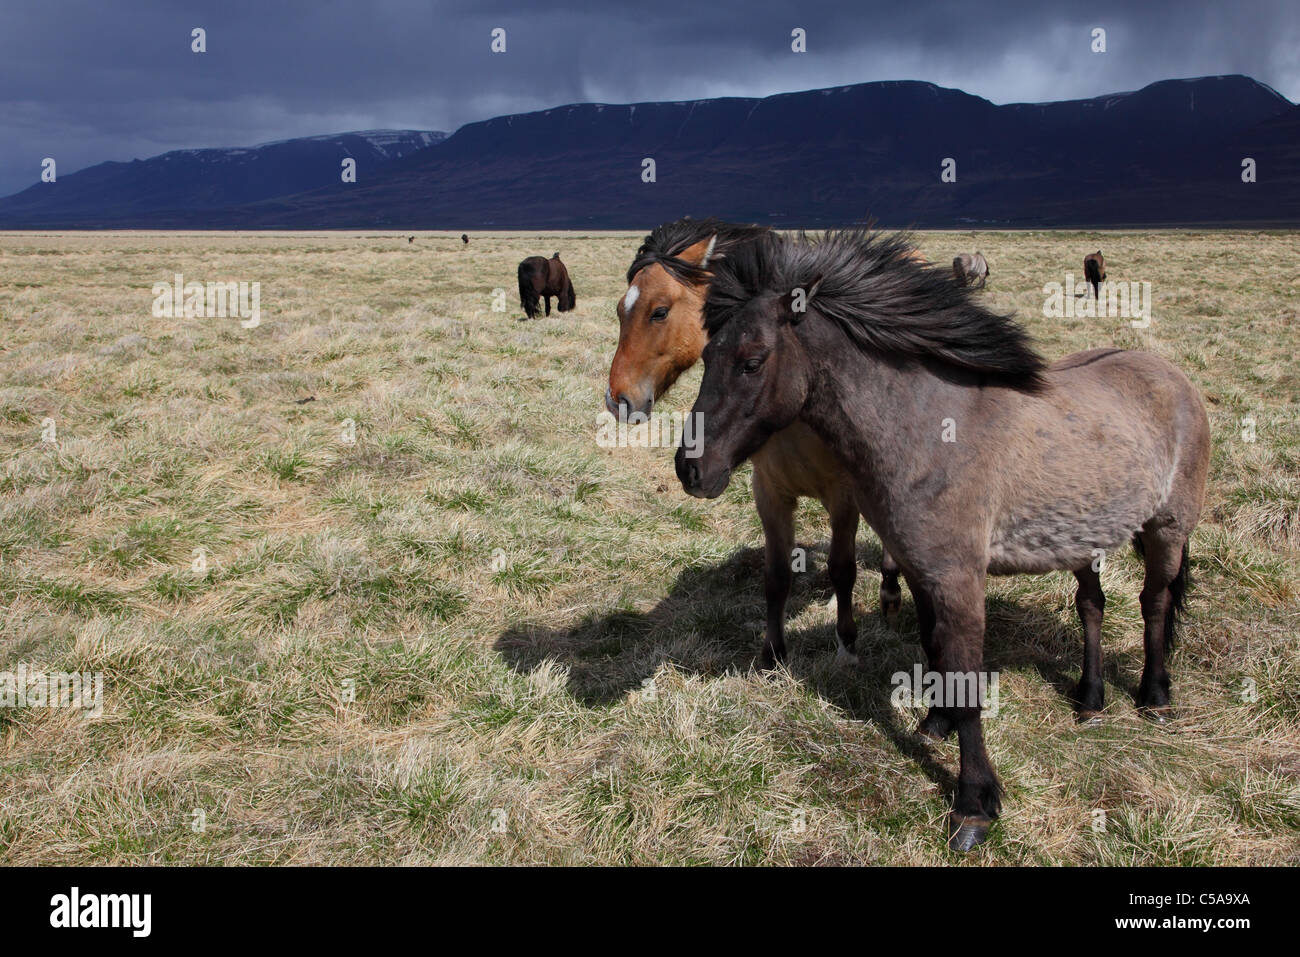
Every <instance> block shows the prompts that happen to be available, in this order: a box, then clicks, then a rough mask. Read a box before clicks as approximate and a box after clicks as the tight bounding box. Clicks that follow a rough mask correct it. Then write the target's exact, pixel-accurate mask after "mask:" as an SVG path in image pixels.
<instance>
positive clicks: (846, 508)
mask: <svg viewBox="0 0 1300 957" xmlns="http://www.w3.org/2000/svg"><path fill="white" fill-rule="evenodd" d="M823 504H825V503H823ZM826 510H827V511H828V512H829V513H830V516H831V551H830V556H829V558H828V560H827V566H828V569H827V570H828V571H829V572H830V576H831V584H832V585H833V586H834V587H835V637H836V638H838V639H839V648H838V650H837V651H836V652H835V662H836V664H840V665H856V664H857V663H858V656H857V655H856V654H855V653H854V651H853V645H854V642H856V641H857V639H858V623H857V620H856V619H855V618H854V617H853V585H854V583H855V582H856V581H857V578H858V560H857V555H856V551H857V542H858V506H857V503H856V502H855V501H854V500H853V496H852V495H842V496H840V498H839V500H837V501H832V502H831V503H830V504H828V505H827V506H826Z"/></svg>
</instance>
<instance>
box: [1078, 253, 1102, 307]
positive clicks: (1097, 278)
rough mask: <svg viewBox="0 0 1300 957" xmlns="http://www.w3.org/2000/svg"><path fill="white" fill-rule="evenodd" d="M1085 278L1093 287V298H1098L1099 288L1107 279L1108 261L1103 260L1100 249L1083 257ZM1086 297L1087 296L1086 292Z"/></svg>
mask: <svg viewBox="0 0 1300 957" xmlns="http://www.w3.org/2000/svg"><path fill="white" fill-rule="evenodd" d="M1083 276H1084V278H1085V279H1087V280H1088V284H1089V285H1091V286H1092V295H1093V298H1094V299H1095V298H1097V287H1098V286H1100V285H1101V283H1102V282H1103V281H1104V280H1105V278H1106V260H1105V259H1104V258H1102V255H1101V250H1100V249H1098V250H1097V251H1096V252H1095V253H1089V254H1088V255H1086V256H1084V257H1083ZM1084 295H1087V291H1086V290H1085V292H1084Z"/></svg>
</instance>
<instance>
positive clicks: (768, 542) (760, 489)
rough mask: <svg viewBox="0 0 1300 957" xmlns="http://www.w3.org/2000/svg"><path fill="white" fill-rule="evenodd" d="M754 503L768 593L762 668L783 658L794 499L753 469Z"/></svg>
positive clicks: (760, 661) (790, 575)
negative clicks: (761, 526) (761, 539)
mask: <svg viewBox="0 0 1300 957" xmlns="http://www.w3.org/2000/svg"><path fill="white" fill-rule="evenodd" d="M754 504H755V505H757V506H758V517H759V518H760V519H761V520H762V522H763V537H764V547H763V550H764V562H763V585H764V592H765V594H766V597H767V631H766V633H765V635H764V638H763V650H762V651H761V652H760V653H759V658H758V664H759V667H760V668H762V669H763V670H764V671H770V670H771V669H772V668H775V667H776V665H777V663H778V662H782V661H785V603H786V600H787V599H788V598H789V597H790V582H791V580H792V579H793V577H794V572H793V571H792V570H791V568H790V552H791V550H792V549H793V548H794V509H795V505H796V501H795V499H794V498H791V497H790V496H788V495H784V494H781V493H779V492H777V491H775V490H774V489H772V488H771V487H770V484H769V483H768V482H767V480H766V479H764V477H763V473H762V471H761V470H759V469H755V470H754Z"/></svg>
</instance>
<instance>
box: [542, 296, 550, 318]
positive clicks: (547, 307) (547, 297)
mask: <svg viewBox="0 0 1300 957" xmlns="http://www.w3.org/2000/svg"><path fill="white" fill-rule="evenodd" d="M542 298H543V299H545V300H546V314H547V315H548V316H549V315H550V314H551V297H550V296H543V297H542Z"/></svg>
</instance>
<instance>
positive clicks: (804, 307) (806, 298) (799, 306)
mask: <svg viewBox="0 0 1300 957" xmlns="http://www.w3.org/2000/svg"><path fill="white" fill-rule="evenodd" d="M822 278H823V277H821V276H818V277H817V278H816V279H814V280H813V281H812V282H810V283H808V285H806V286H796V287H795V288H794V289H791V290H790V291H789V292H788V293H786V294H785V296H784V297H783V298H782V304H783V305H784V306H785V309H784V312H785V316H786V318H787V319H788V320H789V322H790V325H792V326H797V325H799V323H801V322H802V321H803V317H804V316H805V315H807V313H808V304H809V303H811V302H812V301H813V298H814V297H815V296H816V295H817V290H819V289H821V286H822Z"/></svg>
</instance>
